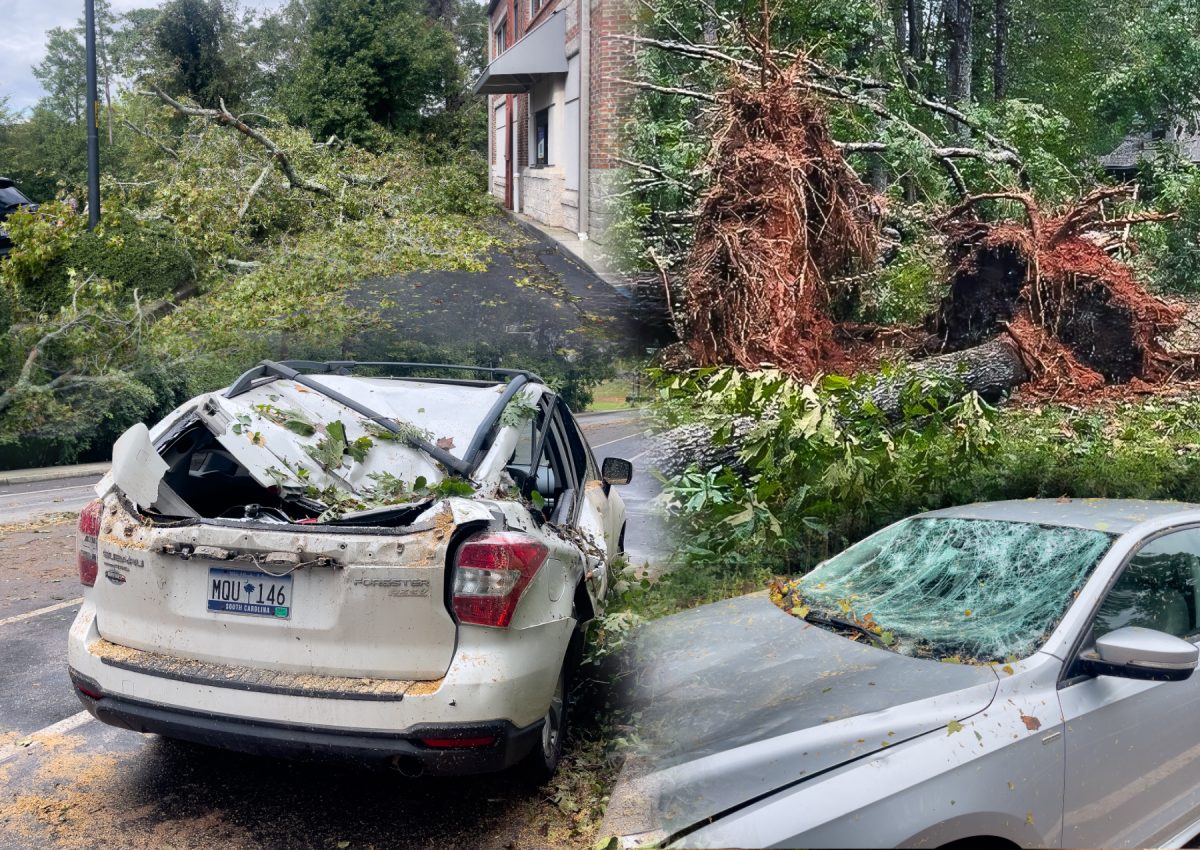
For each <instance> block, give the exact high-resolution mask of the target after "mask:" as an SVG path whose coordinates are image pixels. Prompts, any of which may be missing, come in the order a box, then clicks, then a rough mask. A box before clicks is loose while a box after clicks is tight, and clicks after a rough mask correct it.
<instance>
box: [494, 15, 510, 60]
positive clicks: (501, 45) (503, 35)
mask: <svg viewBox="0 0 1200 850" xmlns="http://www.w3.org/2000/svg"><path fill="white" fill-rule="evenodd" d="M495 36H496V41H495V44H496V53H495V55H496V56H499V55H500V54H501V53H503V52H504V51H505V50H508V21H501V22H500V26H498V27H496V32H495Z"/></svg>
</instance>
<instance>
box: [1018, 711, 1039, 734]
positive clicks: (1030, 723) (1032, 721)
mask: <svg viewBox="0 0 1200 850" xmlns="http://www.w3.org/2000/svg"><path fill="white" fill-rule="evenodd" d="M1021 722H1022V723H1024V724H1025V728H1026V729H1028V730H1029V731H1030V732H1034V731H1036V730H1038V729H1041V728H1042V721H1040V720H1038V719H1037V718H1036V717H1030V716H1029V715H1028V714H1022V715H1021Z"/></svg>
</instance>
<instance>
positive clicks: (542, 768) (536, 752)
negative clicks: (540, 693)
mask: <svg viewBox="0 0 1200 850" xmlns="http://www.w3.org/2000/svg"><path fill="white" fill-rule="evenodd" d="M569 667H570V662H569V659H568V661H567V662H564V664H563V668H562V670H561V671H560V672H559V674H558V683H557V684H556V685H555V686H554V694H553V695H552V696H551V697H550V706H549V708H547V709H546V716H545V718H544V719H543V721H542V735H541V738H540V739H539V740H538V744H537V746H535V747H534V748H533V752H531V753H530V754H529V755H528V756H526V757H525V761H524V762H523V763H522V765H521V767H522V772H523V773H524V775H525V778H526V779H528V780H529V781H530V782H532V783H534V784H536V785H544V784H545V783H546V782H549V781H550V778H551V777H552V776H554V772H555V771H556V770H558V763H559V762H560V761H561V760H562V754H563V746H564V744H565V742H566V738H567V718H568V715H569V711H568V699H567V697H568V694H569V693H570V691H569V690H568V688H569V686H570V677H569V676H568V675H567V673H568V668H569Z"/></svg>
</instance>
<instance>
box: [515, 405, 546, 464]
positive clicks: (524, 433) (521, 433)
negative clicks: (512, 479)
mask: <svg viewBox="0 0 1200 850" xmlns="http://www.w3.org/2000/svg"><path fill="white" fill-rule="evenodd" d="M545 421H546V411H545V409H544V408H542V407H540V406H539V407H538V412H537V416H534V417H533V418H531V419H527V420H525V421H524V422H522V423H521V425H520V426H519V429H518V431H517V446H516V448H515V449H514V450H513V453H512V457H510V458H509V459H508V465H509V466H510V467H514V466H516V467H522V468H524V469H529V464H530V463H531V462H532V460H533V458H532V454H533V444H534V441H535V439H536V438H537V432H538V430H539V429H540V428H541V427H542V423H544V422H545Z"/></svg>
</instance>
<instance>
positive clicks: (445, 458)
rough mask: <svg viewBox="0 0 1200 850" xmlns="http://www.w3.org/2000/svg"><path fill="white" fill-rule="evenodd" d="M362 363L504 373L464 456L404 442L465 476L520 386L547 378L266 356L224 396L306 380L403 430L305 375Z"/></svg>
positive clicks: (382, 422)
mask: <svg viewBox="0 0 1200 850" xmlns="http://www.w3.org/2000/svg"><path fill="white" fill-rule="evenodd" d="M360 366H366V367H380V366H388V367H392V366H395V367H403V368H412V369H446V370H456V369H457V370H465V371H471V372H486V373H489V374H493V375H502V376H504V377H506V378H508V382H507V384H508V385H507V386H506V387H505V388H504V392H503V393H501V395H500V397H499V398H497V399H496V401H495V403H494V404H493V405H492V408H491V409H490V410H489V411H488V413H487V416H486V417H485V418H484V420H483V421H482V422H481V423H480V424H479V427H478V428H477V429H476V431H475V434H474V436H473V437H472V439H471V444H470V445H469V446H468V447H467V451H466V452H465V453H464V456H463V458H462V459H461V460H460V459H459V458H456V457H454V456H453V455H451V454H450V453H449V452H446V451H444V450H443V449H440V448H438V447H437V446H434V445H431V444H430V443H428V442H427V441H425V440H423V439H421V438H419V437H414V436H412V435H405V439H404V442H406V443H408V444H409V445H411V446H413V447H414V448H419V449H421V450H422V451H424V452H425V453H426V454H428V455H430V456H431V457H432V458H434V460H436V461H438V462H439V463H441V464H442V465H443V466H445V467H447V468H448V469H450V470H452V471H454V472H456V473H458V474H459V475H461V476H463V477H464V478H466V477H469V476H470V474H471V472H472V471H474V469H475V467H476V466H477V465H478V463H479V461H480V460H481V459H482V455H483V454H484V445H485V443H486V441H487V439H488V437H489V436H491V434H492V433H493V432H494V430H495V428H496V427H497V426H498V425H499V422H500V417H501V415H502V414H503V413H504V409H505V408H506V407H507V406H508V402H509V401H510V400H511V399H512V398H513V396H515V395H516V394H517V392H518V391H519V390H520V389H521V387H523V386H525V385H526V384H528V383H539V384H540V383H544V381H542V379H541V378H539V377H538V376H537V375H535V374H534V373H533V372H529V371H527V370H525V369H495V368H492V367H489V366H457V365H450V364H445V363H400V362H391V361H365V362H360V361H357V360H326V361H316V360H284V361H283V362H281V363H277V362H275V361H274V360H264V361H262V362H261V363H259V364H258V365H257V366H255V367H254V368H253V369H248V370H246V371H245V372H243V373H242V375H241V377H239V378H238V379H237V380H236V381H234V382H233V385H232V386H231V387H230V388H229V389H228V390H226V391H225V397H226V398H234V397H235V396H239V395H241V394H242V393H245V392H249V391H250V390H251V389H253V388H254V387H255V385H256V384H257V383H258V382H260V381H262V380H263V379H264V378H269V379H270V380H274V379H276V378H283V379H285V380H289V381H296V382H297V383H300V384H303V385H304V386H306V387H308V388H310V389H313V390H316V391H317V392H319V393H321V394H322V395H325V396H327V397H329V398H331V399H333V400H334V401H336V402H338V403H340V404H343V405H345V406H346V407H348V408H350V409H351V410H353V411H355V412H356V413H360V414H362V415H363V416H366V417H367V418H368V419H370V420H372V421H373V422H375V423H376V424H378V425H380V426H382V427H383V428H385V429H387V430H389V431H391V432H392V433H400V429H399V428H398V427H397V425H396V424H395V423H394V422H392V421H391V420H390V419H388V418H387V417H385V416H382V415H380V414H379V413H376V412H375V411H374V410H371V409H370V408H368V407H366V406H364V405H362V404H360V403H359V402H356V401H354V400H353V399H350V398H347V397H346V396H345V395H343V394H341V393H339V392H337V391H336V390H333V389H331V388H330V387H326V386H325V385H323V384H320V383H317V382H316V381H312V380H310V379H307V378H306V376H305V375H304V374H302V372H306V373H309V372H315V373H317V374H332V373H336V374H339V375H346V374H349V372H350V370H351V369H354V368H356V367H360ZM397 379H398V380H418V379H416V378H407V379H406V378H403V377H400V378H397ZM264 383H265V382H264Z"/></svg>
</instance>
